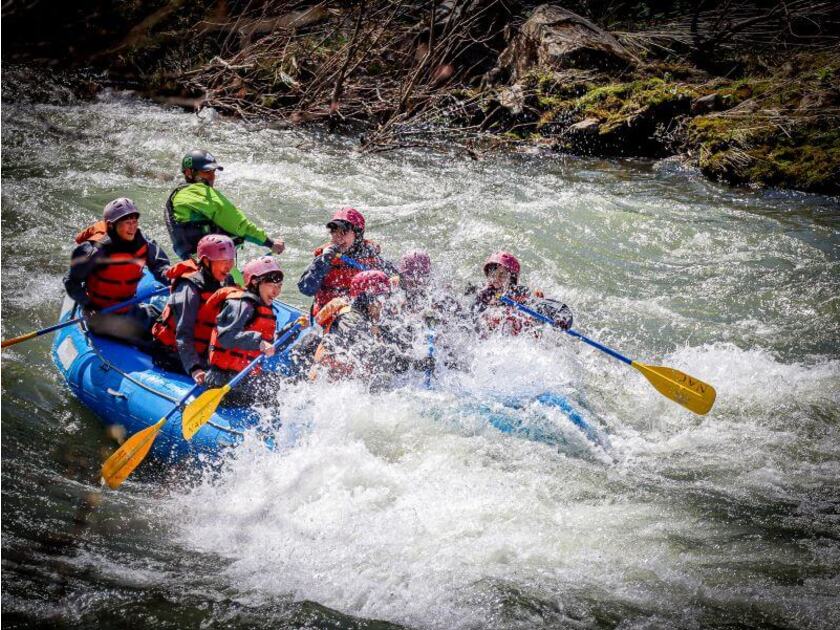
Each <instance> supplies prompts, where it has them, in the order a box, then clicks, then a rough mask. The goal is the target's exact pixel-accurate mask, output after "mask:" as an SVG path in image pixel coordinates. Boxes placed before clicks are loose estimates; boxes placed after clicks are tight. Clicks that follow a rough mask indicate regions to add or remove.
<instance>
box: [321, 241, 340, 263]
mask: <svg viewBox="0 0 840 630" xmlns="http://www.w3.org/2000/svg"><path fill="white" fill-rule="evenodd" d="M321 256H323V257H324V258H326V259H327V260H332V259H333V258H338V257H339V256H341V248H340V247H339V246H338V245H336V244H335V243H330V244H329V245H327V246H326V247H325V248H324V251H323V253H322V254H321Z"/></svg>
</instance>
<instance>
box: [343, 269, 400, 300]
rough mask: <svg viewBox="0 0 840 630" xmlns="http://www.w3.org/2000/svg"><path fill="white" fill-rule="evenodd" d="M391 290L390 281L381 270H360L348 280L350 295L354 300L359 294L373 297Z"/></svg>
mask: <svg viewBox="0 0 840 630" xmlns="http://www.w3.org/2000/svg"><path fill="white" fill-rule="evenodd" d="M390 292H391V282H390V281H389V280H388V276H386V275H385V273H384V272H382V271H374V270H370V271H362V272H361V273H357V274H356V275H355V276H353V279H352V280H351V281H350V297H351V298H353V299H354V300H355V299H356V298H357V297H359V296H360V295H366V296H369V297H373V296H375V295H385V294H386V293H390Z"/></svg>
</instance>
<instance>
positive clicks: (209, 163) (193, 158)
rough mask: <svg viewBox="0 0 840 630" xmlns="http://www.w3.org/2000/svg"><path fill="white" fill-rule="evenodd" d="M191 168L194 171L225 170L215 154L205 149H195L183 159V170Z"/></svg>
mask: <svg viewBox="0 0 840 630" xmlns="http://www.w3.org/2000/svg"><path fill="white" fill-rule="evenodd" d="M188 168H191V169H192V170H194V171H216V170H218V171H223V170H225V169H224V168H222V166H221V165H220V164H219V163H218V162H217V161H216V158H215V157H213V154H212V153H210V152H209V151H204V150H203V149H193V150H192V151H190V152H189V153H187V154H186V155H185V156H184V159H183V160H181V170H182V171H186V170H187V169H188Z"/></svg>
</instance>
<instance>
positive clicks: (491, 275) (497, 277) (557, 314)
mask: <svg viewBox="0 0 840 630" xmlns="http://www.w3.org/2000/svg"><path fill="white" fill-rule="evenodd" d="M520 270H521V265H520V264H519V260H518V259H517V258H516V256H514V255H513V254H511V253H510V252H505V251H500V252H495V253H493V254H491V255H490V256H489V257H488V258H487V260H486V261H485V262H484V276H485V278H486V279H487V283H486V284H485V286H484V288H482V289H481V290H480V291H479V292H478V294H477V295H476V296H475V300H474V301H473V304H472V314H473V319H474V321H475V324H476V328H477V329H478V331H479V333H480V334H482V335H487V334H490V333H493V332H501V333H503V334H508V335H512V336H515V335H518V334H520V333H521V332H523V331H526V330H535V327H536V326H537V324H536V322H535V320H534V319H533V318H530V317H528V316H526V315H524V314H523V313H521V312H520V311H518V310H517V309H515V308H513V307H511V306H507V305H505V304H503V303H502V302H500V301H499V298H501V297H502V296H507V297H508V298H510V299H511V300H513V301H515V302H518V303H520V304H527V305H529V306H532V307H533V308H535V309H536V310H538V311H539V312H541V313H543V314H544V315H546V316H548V317H550V318H551V319H553V320H554V321H555V322H556V324H557V325H558V326H559V327H561V328H563V329H569V328H571V326H572V312H571V310H570V309H569V307H567V306H566V305H565V304H560V303H559V302H556V301H554V300H545V299H543V294H542V292H541V291H531V290H530V289H529V288H528V287H526V286H524V285H521V284H519V272H520Z"/></svg>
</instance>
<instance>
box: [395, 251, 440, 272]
mask: <svg viewBox="0 0 840 630" xmlns="http://www.w3.org/2000/svg"><path fill="white" fill-rule="evenodd" d="M399 269H400V276H405V277H406V278H412V279H420V278H425V277H428V276H429V274H430V273H432V259H431V258H429V254H427V253H426V252H425V250H422V249H414V250H411V251H410V252H406V253H405V254H404V255H403V257H402V258H400V264H399Z"/></svg>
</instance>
